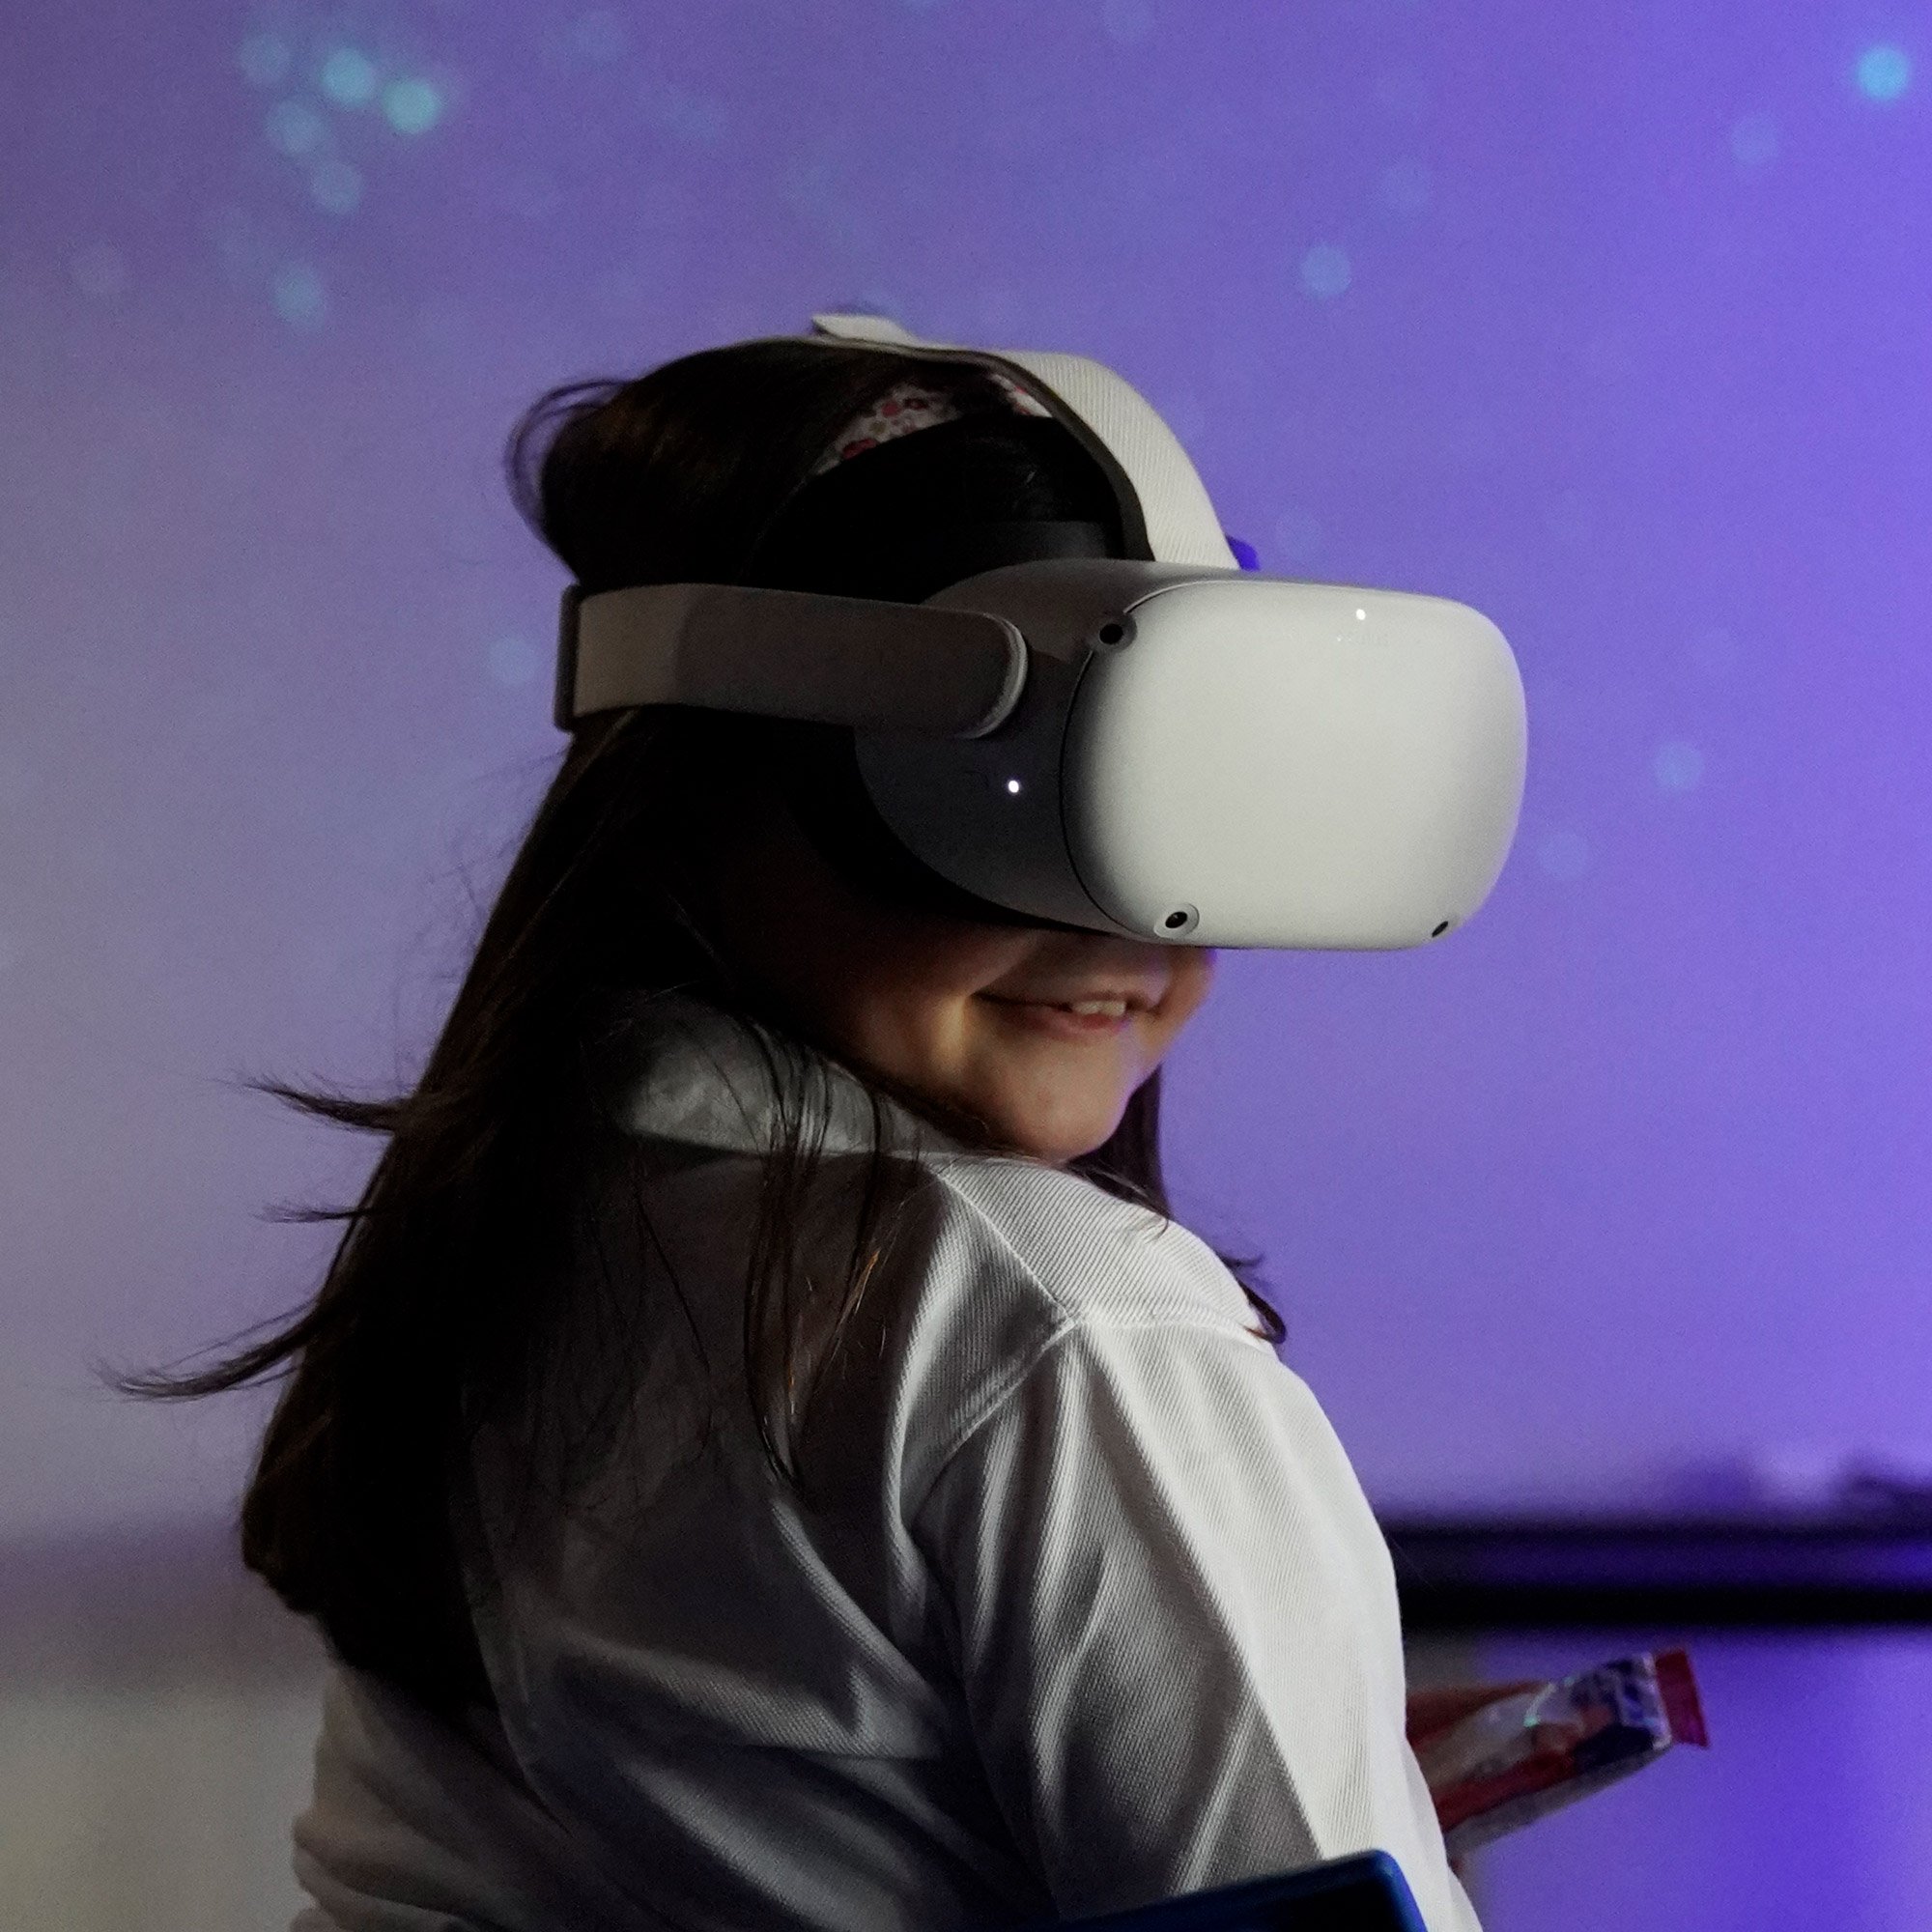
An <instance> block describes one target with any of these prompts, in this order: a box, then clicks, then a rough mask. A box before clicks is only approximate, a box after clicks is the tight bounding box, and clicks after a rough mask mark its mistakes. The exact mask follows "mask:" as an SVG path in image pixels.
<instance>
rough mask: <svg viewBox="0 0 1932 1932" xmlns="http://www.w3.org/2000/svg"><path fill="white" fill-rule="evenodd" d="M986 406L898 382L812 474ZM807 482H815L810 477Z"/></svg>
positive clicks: (1245, 563)
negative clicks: (881, 444)
mask: <svg viewBox="0 0 1932 1932" xmlns="http://www.w3.org/2000/svg"><path fill="white" fill-rule="evenodd" d="M978 373H979V374H980V375H982V376H984V377H985V378H986V379H987V380H988V381H990V382H991V383H992V384H994V385H995V386H996V387H997V388H998V390H999V391H1000V393H1001V395H1002V396H1003V397H1004V398H1005V401H1006V406H1007V408H1008V409H1009V410H1011V411H1012V412H1013V413H1014V414H1015V415H1021V416H1051V415H1052V414H1053V412H1052V411H1051V410H1050V409H1048V408H1047V407H1046V405H1045V404H1044V403H1042V402H1041V401H1040V400H1039V398H1038V397H1037V396H1030V395H1029V394H1028V393H1027V392H1026V390H1024V389H1023V388H1021V387H1020V385H1019V384H1017V383H1015V382H1014V381H1013V379H1012V378H1011V377H1010V376H1009V375H1007V374H1006V372H1005V371H1004V370H1000V369H981V370H980V371H979V372H978ZM984 407H985V405H984V404H983V403H982V402H980V401H978V400H976V399H975V398H972V397H970V396H969V397H966V398H964V399H962V398H961V397H959V396H958V395H956V394H954V395H948V394H946V393H944V392H943V391H942V390H939V389H929V388H927V387H926V386H925V385H924V384H922V383H895V384H893V386H892V387H891V388H890V389H888V390H887V391H886V393H885V394H884V395H883V396H881V397H880V398H879V400H878V401H877V402H876V403H874V404H873V405H872V407H871V408H870V409H869V410H867V411H866V412H865V413H864V414H863V415H858V416H855V417H854V418H853V419H852V420H851V421H850V422H849V423H847V424H846V425H845V427H844V428H843V429H842V430H841V431H840V432H839V433H838V436H836V437H834V438H833V440H832V447H831V448H830V449H828V450H827V451H826V452H825V454H824V455H823V456H821V457H820V458H819V459H818V461H817V462H816V463H815V464H813V465H812V467H811V471H810V476H823V475H824V474H825V472H826V471H827V470H828V469H838V466H839V465H840V464H841V463H845V462H848V461H849V460H850V459H851V458H853V457H855V456H863V455H865V453H866V452H867V450H868V449H876V448H878V446H879V445H880V443H882V442H891V441H892V440H894V439H895V438H896V437H901V436H910V435H912V433H913V432H914V431H915V430H921V429H934V428H936V427H937V426H938V425H939V424H940V423H946V422H956V421H957V420H958V419H959V418H960V417H961V416H964V415H972V414H977V413H978V412H980V410H981V409H983V408H984ZM810 476H809V477H808V478H807V480H808V481H810ZM1227 542H1228V548H1229V550H1230V551H1232V552H1233V553H1234V557H1235V561H1236V564H1238V565H1239V566H1240V568H1241V569H1243V570H1259V569H1260V568H1261V559H1260V558H1259V557H1258V556H1257V555H1256V554H1255V550H1254V546H1253V545H1252V544H1247V543H1243V542H1242V541H1241V539H1240V538H1239V537H1229V538H1228V540H1227Z"/></svg>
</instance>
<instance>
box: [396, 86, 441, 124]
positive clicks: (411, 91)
mask: <svg viewBox="0 0 1932 1932" xmlns="http://www.w3.org/2000/svg"><path fill="white" fill-rule="evenodd" d="M383 112H384V114H385V115H386V116H387V117H388V121H389V126H390V127H391V128H394V129H395V130H396V132H397V133H399V134H427V133H428V132H429V130H430V129H431V128H434V127H435V126H436V124H437V123H438V122H439V121H440V120H441V119H442V90H441V89H440V87H438V86H437V84H436V83H435V82H434V81H431V80H392V81H391V82H390V83H389V84H388V86H387V87H385V88H384V90H383Z"/></svg>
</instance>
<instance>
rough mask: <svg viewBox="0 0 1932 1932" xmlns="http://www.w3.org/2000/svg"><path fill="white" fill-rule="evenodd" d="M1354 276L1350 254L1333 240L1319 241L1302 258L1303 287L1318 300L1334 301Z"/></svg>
mask: <svg viewBox="0 0 1932 1932" xmlns="http://www.w3.org/2000/svg"><path fill="white" fill-rule="evenodd" d="M1352 278H1353V271H1352V270H1350V266H1349V257H1348V255H1347V254H1346V253H1345V252H1344V251H1343V250H1342V249H1340V248H1338V247H1336V246H1335V244H1334V243H1333V242H1332V241H1318V242H1317V243H1316V244H1315V246H1314V247H1312V248H1311V249H1309V251H1308V252H1307V254H1305V255H1304V256H1302V258H1301V287H1302V291H1303V293H1304V294H1306V295H1311V296H1313V297H1314V298H1315V299H1316V300H1317V301H1333V300H1334V299H1335V298H1336V297H1337V296H1339V295H1341V294H1342V293H1344V291H1345V290H1347V288H1348V286H1349V283H1350V280H1351V279H1352Z"/></svg>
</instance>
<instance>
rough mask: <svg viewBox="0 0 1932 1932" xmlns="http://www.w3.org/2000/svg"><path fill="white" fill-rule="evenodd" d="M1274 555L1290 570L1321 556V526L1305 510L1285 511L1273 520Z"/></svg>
mask: <svg viewBox="0 0 1932 1932" xmlns="http://www.w3.org/2000/svg"><path fill="white" fill-rule="evenodd" d="M1274 554H1276V555H1277V556H1278V557H1280V558H1281V560H1282V563H1283V564H1284V565H1285V566H1286V567H1287V568H1288V569H1290V570H1293V569H1294V568H1296V566H1298V565H1303V564H1310V563H1313V562H1314V561H1315V559H1316V558H1317V557H1318V556H1320V555H1321V524H1320V523H1318V522H1317V521H1316V519H1315V518H1314V517H1312V516H1310V515H1309V513H1308V512H1307V511H1306V510H1300V509H1287V510H1284V511H1283V512H1282V513H1281V515H1280V516H1278V517H1277V518H1276V519H1275V520H1274Z"/></svg>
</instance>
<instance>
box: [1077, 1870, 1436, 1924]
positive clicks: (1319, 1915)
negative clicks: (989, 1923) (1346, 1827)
mask: <svg viewBox="0 0 1932 1932" xmlns="http://www.w3.org/2000/svg"><path fill="white" fill-rule="evenodd" d="M1064 1923H1065V1926H1066V1928H1067V1932H1428V1928H1427V1927H1426V1926H1425V1925H1424V1924H1423V1922H1422V1914H1421V1913H1420V1912H1419V1911H1417V1910H1416V1905H1415V1898H1414V1895H1413V1894H1412V1893H1411V1892H1410V1891H1409V1889H1408V1881H1407V1880H1406V1879H1405V1878H1404V1877H1403V1875H1402V1867H1401V1866H1400V1865H1398V1864H1397V1863H1396V1861H1394V1860H1393V1859H1392V1858H1390V1857H1389V1855H1388V1854H1387V1853H1386V1852H1363V1853H1362V1854H1361V1855H1360V1856H1359V1857H1356V1858H1352V1859H1335V1860H1332V1861H1329V1862H1328V1863H1327V1864H1321V1865H1309V1866H1306V1867H1305V1868H1304V1869H1302V1870H1301V1871H1293V1872H1283V1873H1281V1874H1279V1875H1278V1876H1277V1877H1274V1878H1258V1879H1250V1880H1249V1881H1247V1882H1246V1883H1245V1884H1242V1885H1229V1886H1222V1887H1221V1888H1220V1889H1217V1890H1214V1891H1193V1892H1189V1893H1188V1894H1187V1895H1186V1896H1185V1897H1183V1898H1169V1899H1163V1900H1162V1901H1161V1902H1160V1903H1159V1904H1158V1905H1145V1906H1142V1907H1141V1908H1140V1910H1139V1911H1137V1912H1114V1913H1109V1914H1108V1915H1107V1916H1106V1917H1105V1918H1070V1919H1066V1920H1065V1921H1064Z"/></svg>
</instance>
